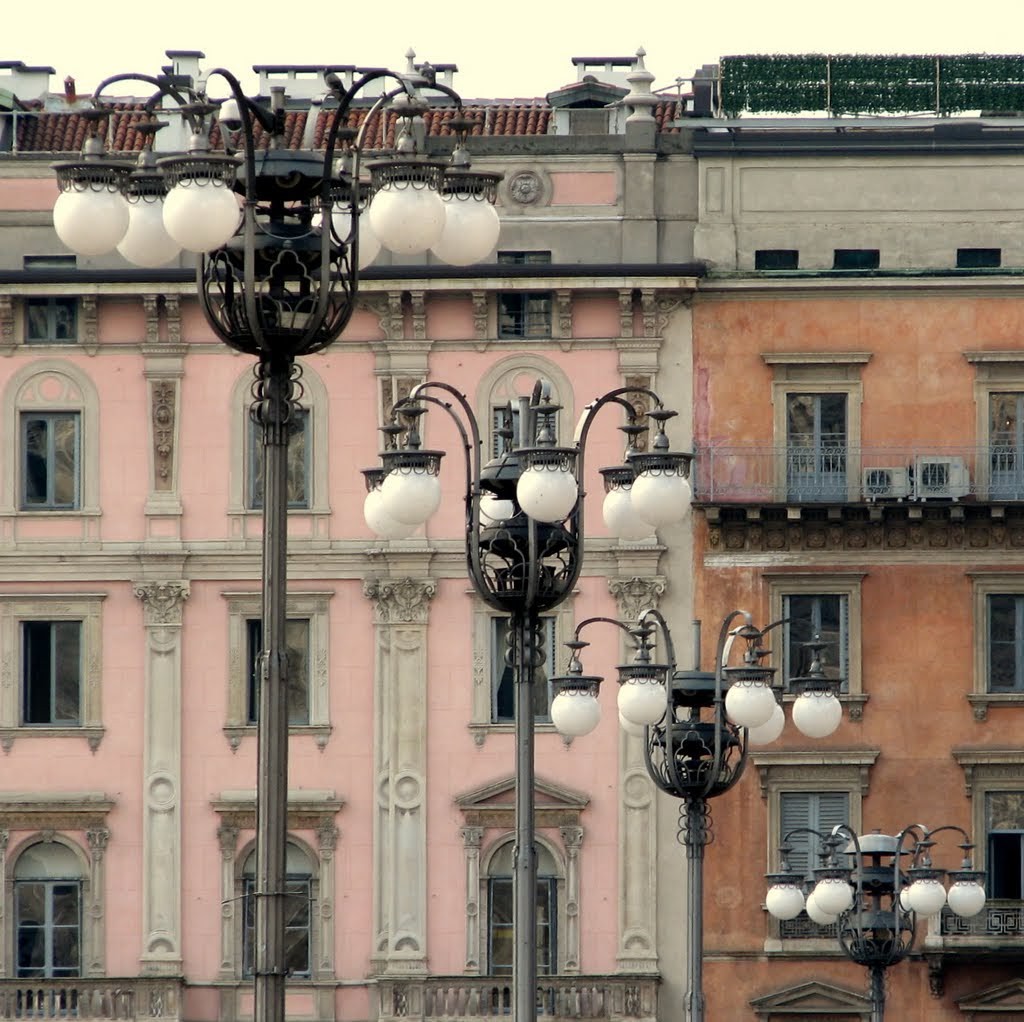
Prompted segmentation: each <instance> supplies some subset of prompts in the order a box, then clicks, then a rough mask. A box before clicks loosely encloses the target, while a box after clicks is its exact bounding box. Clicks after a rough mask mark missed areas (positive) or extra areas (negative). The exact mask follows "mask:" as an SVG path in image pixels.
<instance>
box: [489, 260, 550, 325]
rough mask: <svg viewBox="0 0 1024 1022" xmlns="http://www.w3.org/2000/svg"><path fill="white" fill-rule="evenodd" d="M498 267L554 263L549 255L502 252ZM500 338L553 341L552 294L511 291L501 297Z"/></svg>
mask: <svg viewBox="0 0 1024 1022" xmlns="http://www.w3.org/2000/svg"><path fill="white" fill-rule="evenodd" d="M498 263H499V264H503V265H506V266H543V265H549V264H550V263H551V253H550V252H540V251H538V252H499V253H498ZM498 336H499V337H502V338H509V337H511V338H514V337H524V338H530V337H550V336H551V293H550V292H549V291H508V292H505V293H502V294H499V295H498Z"/></svg>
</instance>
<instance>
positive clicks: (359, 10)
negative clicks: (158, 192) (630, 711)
mask: <svg viewBox="0 0 1024 1022" xmlns="http://www.w3.org/2000/svg"><path fill="white" fill-rule="evenodd" d="M133 11H134V12H135V15H136V16H135V17H134V18H133V16H132V14H133ZM639 46H643V47H644V49H646V51H647V58H646V61H647V68H648V70H650V71H651V72H652V73H653V74H654V75H655V82H654V88H655V89H656V90H657V89H661V88H667V87H671V86H673V85H674V83H675V80H676V78H677V76H678V77H683V78H689V77H690V76H692V74H693V71H694V69H695V68H696V67H698V66H699V65H701V64H704V63H713V62H715V61H717V60H718V58H719V57H722V56H727V55H732V54H742V53H1017V52H1022V49H1024V3H1022V2H1021V0H984V2H983V3H979V4H978V5H977V6H972V5H970V4H967V5H965V4H964V3H963V2H962V0H958V2H956V3H954V2H953V0H929V2H925V0H857V2H856V3H854V2H847V3H835V2H828V0H814V2H812V0H717V2H715V0H705V2H689V3H687V2H684V0H639V2H622V0H619V2H614V0H585V2H582V0H511V2H508V0H505V2H501V3H489V4H488V3H478V4H476V5H474V4H472V3H467V2H466V0H462V2H456V3H438V2H436V0H435V2H433V3H431V2H429V0H427V2H424V0H420V2H413V0H383V2H371V3H366V2H359V3H351V4H346V3H345V2H344V0H326V2H325V0H320V2H316V0H314V2H309V0H306V2H305V3H303V2H301V0H300V2H288V0H275V2H273V3H271V2H268V0H241V2H230V3H229V2H226V0H219V2H209V0H208V2H206V3H202V2H199V3H185V2H180V0H179V2H177V3H173V2H172V3H168V4H159V3H152V2H139V0H136V2H135V3H131V2H129V3H119V2H118V3H110V4H95V3H93V4H90V3H86V2H83V0H46V2H45V3H44V4H42V5H40V6H38V7H37V6H36V5H35V4H34V3H26V2H20V3H10V4H8V5H7V9H5V11H4V15H3V18H2V20H0V61H7V60H21V61H24V62H25V63H26V64H30V65H49V66H52V67H54V68H55V69H56V72H57V73H56V74H55V75H54V76H53V79H52V81H51V87H52V88H53V89H54V90H55V91H57V90H59V89H60V87H61V83H62V82H63V80H64V77H65V75H72V76H73V77H74V78H75V79H76V82H77V86H78V92H79V94H82V93H87V92H89V91H91V89H92V88H93V87H94V86H95V85H96V83H97V82H98V81H99V80H100V79H101V78H103V77H105V76H107V75H111V74H115V73H118V72H122V71H142V72H146V73H150V74H153V73H157V72H158V71H159V68H160V67H161V66H162V64H164V63H166V58H165V56H164V52H165V51H166V50H168V49H187V50H201V51H202V52H203V53H205V54H206V59H205V61H204V62H203V67H204V68H205V69H210V68H213V67H216V66H218V65H219V66H223V67H226V68H228V69H229V70H231V71H232V72H234V73H235V74H236V75H238V76H239V77H240V78H242V80H243V85H246V86H247V87H249V88H253V89H254V88H255V78H254V77H253V76H252V74H251V72H250V69H251V67H252V66H253V65H254V64H288V63H295V64H356V65H360V66H387V67H391V68H394V69H396V70H398V69H401V68H402V67H403V66H404V63H405V61H404V54H405V51H406V50H407V49H409V48H410V47H412V48H413V49H414V50H415V51H416V54H417V59H418V60H424V59H425V60H429V61H430V62H431V63H435V64H439V63H451V64H457V65H458V67H459V73H458V75H457V76H456V79H455V85H456V87H457V88H458V89H459V91H460V92H461V93H462V94H463V96H464V97H465V98H467V99H471V98H478V97H492V98H493V97H510V96H518V97H528V96H543V95H544V94H545V93H547V92H550V91H551V90H553V89H556V88H559V87H560V86H562V85H565V84H567V83H568V82H570V81H573V80H574V79H575V74H574V69H573V66H572V64H571V58H572V57H595V56H600V57H606V56H616V57H617V56H628V55H631V54H632V53H634V52H635V51H636V49H637V48H638V47H639ZM124 91H125V93H128V92H130V91H131V90H129V89H127V88H126V89H125V90H124ZM211 91H216V90H211Z"/></svg>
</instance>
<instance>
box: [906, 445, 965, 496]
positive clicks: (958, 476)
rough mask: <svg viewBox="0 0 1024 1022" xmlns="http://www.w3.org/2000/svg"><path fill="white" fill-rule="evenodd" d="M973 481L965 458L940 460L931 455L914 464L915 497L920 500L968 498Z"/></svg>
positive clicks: (918, 459)
mask: <svg viewBox="0 0 1024 1022" xmlns="http://www.w3.org/2000/svg"><path fill="white" fill-rule="evenodd" d="M970 489H971V480H970V476H969V475H968V472H967V466H966V465H965V464H964V459H963V458H940V457H934V456H932V455H929V456H927V457H923V456H922V457H919V458H917V459H916V461H915V462H914V496H915V497H916V498H917V499H918V500H929V499H931V498H937V497H944V498H946V499H952V500H957V499H958V498H960V497H966V496H967V494H968V493H969V492H970Z"/></svg>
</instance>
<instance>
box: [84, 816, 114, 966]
mask: <svg viewBox="0 0 1024 1022" xmlns="http://www.w3.org/2000/svg"><path fill="white" fill-rule="evenodd" d="M85 839H86V840H87V841H88V842H89V903H88V904H87V905H85V906H84V908H85V911H86V912H87V913H88V915H89V918H90V919H91V920H92V924H91V925H90V926H89V928H88V934H89V938H88V943H87V945H86V955H85V957H86V975H88V976H102V975H104V974H105V973H106V949H107V940H106V925H105V915H104V912H105V906H106V903H107V885H106V882H105V881H106V874H107V870H106V865H105V863H104V861H103V860H104V857H105V855H106V851H107V842H108V841H109V840H110V831H109V830H107V828H106V827H90V828H89V829H88V830H87V831H86V832H85Z"/></svg>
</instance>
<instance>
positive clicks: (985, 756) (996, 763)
mask: <svg viewBox="0 0 1024 1022" xmlns="http://www.w3.org/2000/svg"><path fill="white" fill-rule="evenodd" d="M950 755H951V756H952V757H953V759H955V760H956V762H957V763H958V764H959V766H960V769H961V770H963V772H964V793H965V794H966V795H967V797H968V798H970V797H971V796H972V794H973V790H974V782H975V781H976V780H977V781H982V780H984V781H1002V782H1006V781H1010V780H1012V781H1015V782H1017V784H1021V782H1022V781H1024V748H1021V747H1019V746H1018V747H1010V746H1005V747H988V748H986V747H984V746H980V747H975V748H968V747H963V746H962V747H960V748H954V749H951V750H950Z"/></svg>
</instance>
